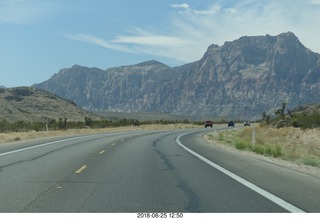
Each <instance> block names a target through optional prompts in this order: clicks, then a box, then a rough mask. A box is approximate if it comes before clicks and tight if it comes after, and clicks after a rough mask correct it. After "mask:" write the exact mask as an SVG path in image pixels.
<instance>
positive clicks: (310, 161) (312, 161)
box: [302, 156, 320, 167]
mask: <svg viewBox="0 0 320 219" xmlns="http://www.w3.org/2000/svg"><path fill="white" fill-rule="evenodd" d="M302 163H303V164H305V165H309V166H314V167H320V160H319V158H317V157H313V156H312V157H311V156H308V157H304V158H302Z"/></svg>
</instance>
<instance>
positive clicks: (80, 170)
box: [74, 165, 87, 174]
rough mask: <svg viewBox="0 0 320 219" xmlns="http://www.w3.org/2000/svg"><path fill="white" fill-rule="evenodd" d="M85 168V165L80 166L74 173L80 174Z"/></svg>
mask: <svg viewBox="0 0 320 219" xmlns="http://www.w3.org/2000/svg"><path fill="white" fill-rule="evenodd" d="M86 168H87V165H83V166H82V167H80V168H79V169H78V170H77V171H76V172H74V173H76V174H80V173H81V172H82V171H84V170H85V169H86Z"/></svg>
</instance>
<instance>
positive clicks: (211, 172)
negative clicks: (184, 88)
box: [0, 129, 320, 213]
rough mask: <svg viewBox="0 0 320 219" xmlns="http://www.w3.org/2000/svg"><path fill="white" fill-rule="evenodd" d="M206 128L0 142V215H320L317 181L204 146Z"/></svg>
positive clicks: (291, 171)
mask: <svg viewBox="0 0 320 219" xmlns="http://www.w3.org/2000/svg"><path fill="white" fill-rule="evenodd" d="M208 131H212V130H208V129H189V130H188V129H180V130H167V131H131V132H114V133H101V134H95V135H77V136H69V137H55V138H46V139H36V140H28V141H22V142H16V143H10V144H2V145H0V199H1V202H0V212H48V213H52V212H107V213H111V212H120V213H124V212H129V213H132V212H210V213H216V212H219V213H220V212H262V213H264V212H320V198H319V196H318V194H320V186H319V185H320V183H319V182H320V179H319V178H317V177H314V176H310V175H307V174H304V173H300V172H296V171H293V170H289V169H286V168H283V167H280V166H276V165H274V164H271V163H266V162H264V161H261V160H259V159H253V158H249V157H245V156H242V155H239V154H237V153H234V152H232V151H228V150H223V149H221V148H220V147H216V146H214V145H211V144H207V143H206V142H205V141H204V140H203V138H202V135H203V134H205V133H207V132H208Z"/></svg>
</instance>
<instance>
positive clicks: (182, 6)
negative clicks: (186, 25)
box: [171, 3, 190, 9]
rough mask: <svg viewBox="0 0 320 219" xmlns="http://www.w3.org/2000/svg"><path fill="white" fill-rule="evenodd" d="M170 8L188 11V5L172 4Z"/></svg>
mask: <svg viewBox="0 0 320 219" xmlns="http://www.w3.org/2000/svg"><path fill="white" fill-rule="evenodd" d="M171 7H173V8H182V9H190V5H188V4H187V3H182V4H172V5H171Z"/></svg>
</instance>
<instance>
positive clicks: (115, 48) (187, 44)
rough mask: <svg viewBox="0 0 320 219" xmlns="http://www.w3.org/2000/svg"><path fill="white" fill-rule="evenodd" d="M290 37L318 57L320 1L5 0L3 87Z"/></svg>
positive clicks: (0, 8) (173, 62)
mask: <svg viewBox="0 0 320 219" xmlns="http://www.w3.org/2000/svg"><path fill="white" fill-rule="evenodd" d="M287 31H291V32H293V33H294V34H295V35H296V36H297V37H298V38H299V39H300V41H301V42H302V43H303V44H304V45H305V46H306V47H308V48H309V49H311V50H312V51H314V52H318V53H320V40H319V36H320V0H0V60H1V62H0V77H1V79H0V85H4V86H6V87H16V86H30V85H32V84H35V83H40V82H43V81H45V80H47V79H49V78H50V77H51V76H52V75H53V74H54V73H57V72H58V71H59V70H60V69H62V68H69V67H71V66H73V65H74V64H79V65H82V66H87V67H98V68H101V69H107V68H109V67H117V66H121V65H131V64H137V63H139V62H143V61H148V60H153V59H155V60H158V61H160V62H163V63H165V64H167V65H169V66H179V65H182V64H184V63H188V62H192V61H196V60H199V59H200V58H201V57H202V55H203V54H204V53H205V51H206V49H207V47H208V46H209V45H211V44H218V45H223V43H224V42H225V41H233V40H235V39H238V38H239V37H241V36H244V35H247V36H255V35H266V34H270V35H278V34H280V33H283V32H287Z"/></svg>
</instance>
